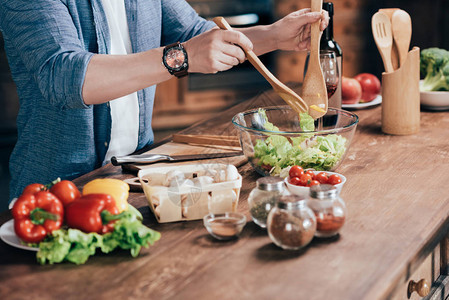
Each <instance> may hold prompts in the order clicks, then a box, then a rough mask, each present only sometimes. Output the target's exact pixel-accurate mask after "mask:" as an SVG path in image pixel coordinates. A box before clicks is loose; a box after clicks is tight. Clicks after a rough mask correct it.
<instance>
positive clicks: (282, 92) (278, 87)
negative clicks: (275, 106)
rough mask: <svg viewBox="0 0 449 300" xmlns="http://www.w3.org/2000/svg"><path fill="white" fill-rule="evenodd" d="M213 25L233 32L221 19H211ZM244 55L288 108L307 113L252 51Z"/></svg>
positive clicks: (292, 94) (289, 90)
mask: <svg viewBox="0 0 449 300" xmlns="http://www.w3.org/2000/svg"><path fill="white" fill-rule="evenodd" d="M213 21H214V22H215V24H217V26H218V27H219V28H220V29H223V30H233V29H232V27H231V26H230V25H229V24H228V22H226V20H225V19H224V18H223V17H216V18H214V19H213ZM243 51H244V52H245V54H246V58H247V59H248V61H249V62H250V63H251V64H252V65H253V66H254V67H255V68H256V69H257V71H259V73H260V74H262V76H263V77H265V79H266V80H267V81H268V82H269V83H270V84H271V86H272V87H273V89H274V91H275V92H276V93H278V95H279V96H280V97H281V98H282V99H283V100H284V101H285V102H286V103H287V104H288V105H290V107H291V108H292V109H293V110H295V111H296V112H297V113H303V112H307V111H308V106H307V104H306V102H304V100H303V99H302V98H301V97H300V96H299V95H298V94H296V93H295V92H294V91H293V90H291V89H290V88H289V87H287V86H286V85H285V84H283V83H282V82H281V81H280V80H279V79H277V78H276V77H275V76H274V75H273V74H272V73H271V72H270V71H269V70H268V69H267V67H265V65H264V64H263V63H262V62H261V61H260V59H259V58H258V57H257V55H256V54H255V53H254V52H253V51H246V50H245V49H243Z"/></svg>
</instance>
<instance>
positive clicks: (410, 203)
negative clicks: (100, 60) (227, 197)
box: [0, 93, 449, 300]
mask: <svg viewBox="0 0 449 300" xmlns="http://www.w3.org/2000/svg"><path fill="white" fill-rule="evenodd" d="M277 103H281V100H280V99H279V98H278V97H277V96H276V95H274V94H273V93H263V94H260V95H259V96H257V97H255V98H253V99H251V100H249V101H246V102H244V103H241V104H239V105H237V106H236V107H233V108H232V109H230V110H228V111H226V112H223V113H221V114H219V115H218V116H217V117H216V118H214V119H211V120H207V121H204V122H202V123H199V124H196V125H194V126H192V127H191V128H189V129H187V130H185V131H184V132H185V133H191V134H198V133H204V134H218V133H224V134H227V135H229V134H230V133H231V134H232V133H234V134H235V131H234V129H233V128H232V125H231V124H230V119H231V117H232V116H233V115H234V114H235V113H236V112H239V111H242V110H245V109H248V108H256V107H260V106H266V105H274V104H277ZM356 113H357V115H358V116H359V117H360V122H359V125H358V127H357V131H356V134H355V136H354V138H353V141H352V145H351V147H350V149H349V152H348V155H347V157H346V159H345V161H344V162H343V163H342V165H341V166H340V167H339V169H338V170H337V171H338V172H340V173H342V174H344V175H345V176H346V177H347V183H346V184H345V187H344V188H343V191H342V194H341V196H342V198H343V199H344V200H345V202H346V205H347V208H348V215H347V221H346V224H345V226H344V227H343V229H342V231H341V235H340V236H339V238H337V239H331V240H317V239H314V240H313V241H312V243H311V244H310V245H309V246H308V247H307V248H306V249H305V250H303V251H299V252H288V251H284V250H281V249H280V248H277V247H276V246H275V245H274V244H273V243H272V242H271V240H270V239H269V237H268V236H267V234H266V231H265V230H262V229H259V228H258V227H257V226H256V225H255V224H254V223H253V222H251V221H250V222H248V224H247V225H246V227H245V228H244V230H243V233H242V235H241V237H240V238H239V239H238V240H234V241H229V242H220V241H216V240H214V239H212V238H211V237H210V236H209V235H208V233H207V232H206V229H205V228H204V227H203V224H202V221H189V222H178V223H166V224H158V223H157V222H156V220H155V218H154V216H153V215H152V214H151V213H150V210H149V208H148V204H147V202H146V198H145V196H144V195H143V194H141V193H131V195H130V198H129V202H130V203H131V204H133V205H134V206H136V207H137V208H139V210H140V211H141V212H142V213H143V214H144V217H145V219H144V223H145V224H146V225H148V226H150V227H151V228H153V229H155V230H158V231H160V232H161V233H162V238H161V239H160V240H159V241H158V242H157V243H156V244H155V245H154V246H151V247H150V248H148V249H143V250H142V252H141V254H140V255H139V257H137V258H132V257H131V255H130V254H129V253H128V252H126V251H115V252H113V253H111V254H108V255H96V256H94V257H91V258H90V259H89V260H88V261H87V263H86V264H85V265H81V266H76V265H73V264H69V263H62V264H57V265H45V266H40V265H38V263H37V261H36V258H35V253H34V252H29V251H25V250H19V249H16V248H13V247H11V246H9V245H7V244H5V243H3V242H1V241H0V264H1V267H0V283H1V284H0V298H1V299H26V298H33V299H62V298H64V299H205V298H207V299H330V298H331V297H332V299H345V300H346V299H384V298H386V297H388V295H389V294H390V293H391V292H392V291H393V288H394V287H395V286H396V285H397V284H399V283H401V282H400V281H401V278H403V277H404V275H405V274H408V273H407V272H410V271H413V269H414V268H416V266H417V265H418V264H419V263H421V262H422V260H423V259H424V257H425V256H426V255H427V254H428V253H429V252H430V251H431V249H432V248H433V247H435V246H436V245H437V244H438V242H439V241H440V240H442V239H443V238H444V237H445V236H446V235H447V233H448V230H449V193H448V191H449V187H448V184H447V183H448V182H449V172H447V170H449V143H448V142H447V141H448V140H449V130H448V128H449V117H448V113H447V112H422V113H421V130H420V132H419V133H418V134H416V135H410V136H392V135H386V134H383V133H382V132H381V129H380V127H381V118H380V116H381V108H380V107H375V108H372V109H366V110H359V111H356ZM239 171H240V173H241V174H242V176H243V178H244V180H243V186H242V189H241V196H240V202H239V207H238V210H239V211H241V212H244V213H245V214H246V215H247V217H248V218H249V213H248V206H247V196H248V194H249V192H250V191H251V189H252V188H254V186H255V181H256V179H257V178H258V177H259V176H258V175H257V174H256V173H255V172H254V171H253V170H252V169H251V167H250V166H249V165H248V164H246V165H244V166H242V167H241V168H240V169H239ZM133 176H134V175H133V174H126V173H124V172H122V170H121V168H120V167H113V166H112V165H107V166H105V167H103V168H100V169H98V170H95V171H93V172H91V173H89V174H87V175H85V176H83V177H80V178H78V179H77V180H75V183H76V184H77V185H78V186H79V187H81V186H83V185H84V184H85V183H86V182H87V181H89V180H92V179H94V178H98V177H113V178H121V179H125V178H129V177H133ZM10 218H11V215H10V213H9V212H6V213H3V214H0V224H3V223H4V222H6V221H7V220H9V219H10ZM249 219H250V218H249ZM4 296H7V297H4Z"/></svg>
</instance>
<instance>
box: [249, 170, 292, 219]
mask: <svg viewBox="0 0 449 300" xmlns="http://www.w3.org/2000/svg"><path fill="white" fill-rule="evenodd" d="M288 194H289V192H288V191H287V189H285V186H284V180H283V179H282V178H280V177H271V176H270V177H262V178H259V179H257V182H256V187H255V188H254V189H253V190H252V191H251V193H250V194H249V196H248V205H249V211H250V214H251V218H252V219H253V221H254V223H256V224H257V225H259V226H260V227H262V228H265V227H267V217H268V213H269V212H270V210H271V209H272V208H273V207H274V204H275V202H276V198H277V197H279V196H282V195H288Z"/></svg>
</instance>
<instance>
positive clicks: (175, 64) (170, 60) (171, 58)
mask: <svg viewBox="0 0 449 300" xmlns="http://www.w3.org/2000/svg"><path fill="white" fill-rule="evenodd" d="M185 60H186V57H185V55H184V53H183V52H182V51H181V50H179V49H176V48H172V49H170V50H168V51H167V54H166V56H165V61H166V62H167V65H168V66H169V67H170V68H173V69H179V68H180V67H182V65H183V64H184V61H185Z"/></svg>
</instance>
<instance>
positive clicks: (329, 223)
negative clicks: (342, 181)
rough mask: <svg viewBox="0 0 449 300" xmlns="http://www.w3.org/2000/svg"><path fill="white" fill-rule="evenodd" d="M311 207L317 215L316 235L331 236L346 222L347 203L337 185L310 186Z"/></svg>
mask: <svg viewBox="0 0 449 300" xmlns="http://www.w3.org/2000/svg"><path fill="white" fill-rule="evenodd" d="M309 195H310V198H309V201H308V205H309V207H310V208H311V209H312V210H313V212H314V213H315V217H316V222H317V229H316V233H315V236H317V237H331V236H334V235H336V234H338V232H339V231H340V229H341V228H342V227H343V224H344V223H345V218H346V205H345V202H344V201H343V199H342V198H341V197H340V195H339V193H338V190H337V188H336V187H335V186H333V185H330V184H320V185H314V186H311V187H310V194H309Z"/></svg>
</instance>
